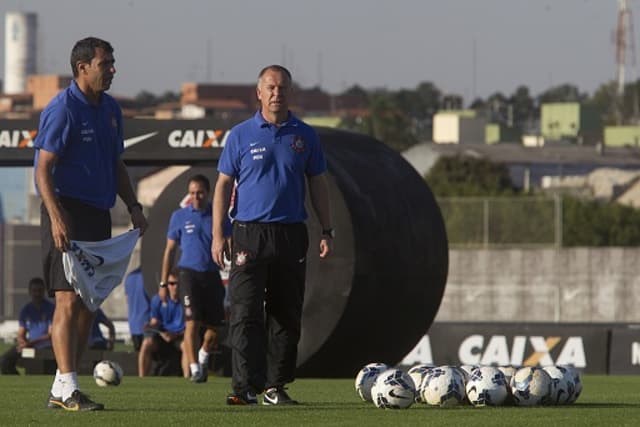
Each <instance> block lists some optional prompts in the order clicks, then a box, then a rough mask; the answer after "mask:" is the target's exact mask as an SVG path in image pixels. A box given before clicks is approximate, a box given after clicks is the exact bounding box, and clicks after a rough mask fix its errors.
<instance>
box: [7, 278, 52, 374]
mask: <svg viewBox="0 0 640 427" xmlns="http://www.w3.org/2000/svg"><path fill="white" fill-rule="evenodd" d="M44 288H45V286H44V280H42V279H41V278H39V277H34V278H33V279H31V280H30V281H29V295H30V296H31V302H30V303H28V304H26V305H25V306H24V307H22V310H20V316H19V318H18V337H17V338H16V345H15V347H12V348H10V349H9V350H7V352H6V353H5V354H3V355H2V357H0V373H1V374H2V375H18V371H17V370H16V363H17V362H18V357H19V356H20V353H21V352H22V349H24V348H36V349H37V348H50V347H51V321H52V320H53V311H54V305H53V303H52V302H50V301H49V300H47V299H46V298H45V296H44V291H45V289H44Z"/></svg>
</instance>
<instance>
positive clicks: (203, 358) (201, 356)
mask: <svg viewBox="0 0 640 427" xmlns="http://www.w3.org/2000/svg"><path fill="white" fill-rule="evenodd" d="M198 363H200V364H201V365H202V366H207V365H208V364H209V353H207V352H206V351H204V350H203V349H200V351H198Z"/></svg>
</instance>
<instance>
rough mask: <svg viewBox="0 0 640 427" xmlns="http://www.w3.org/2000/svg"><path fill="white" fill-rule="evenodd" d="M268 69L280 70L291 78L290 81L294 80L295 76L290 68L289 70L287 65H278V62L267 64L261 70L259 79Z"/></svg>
mask: <svg viewBox="0 0 640 427" xmlns="http://www.w3.org/2000/svg"><path fill="white" fill-rule="evenodd" d="M267 71H279V72H281V73H282V74H284V75H285V76H287V77H288V78H289V81H293V77H291V72H290V71H289V70H287V69H286V68H285V67H283V66H282V65H278V64H271V65H267V66H266V67H264V68H263V69H262V70H260V73H259V74H258V80H260V78H261V77H262V76H263V75H264V73H266V72H267Z"/></svg>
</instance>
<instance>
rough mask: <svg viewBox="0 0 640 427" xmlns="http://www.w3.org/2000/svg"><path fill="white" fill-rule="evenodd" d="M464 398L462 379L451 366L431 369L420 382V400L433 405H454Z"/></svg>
mask: <svg viewBox="0 0 640 427" xmlns="http://www.w3.org/2000/svg"><path fill="white" fill-rule="evenodd" d="M464 399H465V390H464V380H463V379H462V375H461V374H460V372H459V371H458V370H457V369H455V368H454V367H452V366H439V367H437V368H433V369H431V371H429V373H428V374H427V376H426V377H425V378H424V380H423V383H422V401H423V402H425V403H427V404H428V405H434V406H445V407H446V406H456V405H459V404H461V403H462V402H463V401H464Z"/></svg>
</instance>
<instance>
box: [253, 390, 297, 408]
mask: <svg viewBox="0 0 640 427" xmlns="http://www.w3.org/2000/svg"><path fill="white" fill-rule="evenodd" d="M262 404H263V405H297V404H298V401H297V400H293V399H292V398H291V397H290V396H289V395H288V394H287V392H286V391H285V389H284V387H271V388H269V389H267V391H265V392H264V397H263V399H262Z"/></svg>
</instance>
